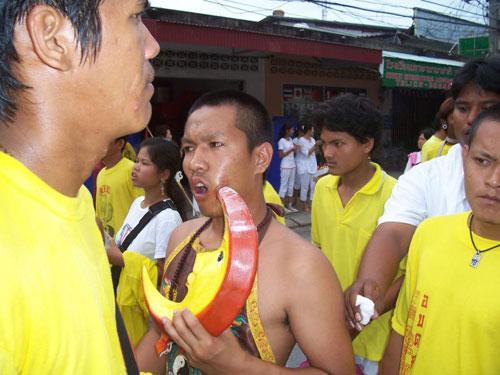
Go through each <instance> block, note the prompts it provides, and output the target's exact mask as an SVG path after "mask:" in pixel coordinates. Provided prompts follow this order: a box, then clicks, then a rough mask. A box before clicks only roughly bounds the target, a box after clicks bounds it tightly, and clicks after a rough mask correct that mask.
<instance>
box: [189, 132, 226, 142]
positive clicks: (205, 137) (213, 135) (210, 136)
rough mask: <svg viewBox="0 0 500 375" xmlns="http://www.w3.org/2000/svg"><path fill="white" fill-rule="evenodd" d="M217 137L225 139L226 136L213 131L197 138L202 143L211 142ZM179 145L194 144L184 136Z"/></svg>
mask: <svg viewBox="0 0 500 375" xmlns="http://www.w3.org/2000/svg"><path fill="white" fill-rule="evenodd" d="M218 137H222V138H225V137H226V135H225V133H224V132H219V131H215V132H208V133H205V134H202V135H200V136H199V138H200V139H201V140H202V141H203V142H207V141H211V140H213V139H214V138H218ZM181 143H194V141H193V140H191V139H190V138H189V137H186V136H184V137H182V138H181Z"/></svg>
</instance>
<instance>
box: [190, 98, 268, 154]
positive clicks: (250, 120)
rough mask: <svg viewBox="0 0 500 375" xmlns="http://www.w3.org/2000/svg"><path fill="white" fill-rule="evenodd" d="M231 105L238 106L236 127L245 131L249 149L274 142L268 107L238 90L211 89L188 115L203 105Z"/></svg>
mask: <svg viewBox="0 0 500 375" xmlns="http://www.w3.org/2000/svg"><path fill="white" fill-rule="evenodd" d="M223 105H230V106H234V107H235V108H236V124H235V125H236V127H237V128H238V129H239V130H241V131H242V132H243V133H245V135H246V138H247V146H248V150H249V151H250V152H251V151H252V150H253V149H254V148H255V147H256V146H259V145H261V144H263V143H265V142H269V143H271V144H272V142H273V126H272V122H271V118H270V117H269V113H268V112H267V110H266V107H264V105H263V104H262V103H261V102H259V101H258V100H257V99H256V98H254V97H253V96H251V95H249V94H246V93H244V92H241V91H236V90H220V91H211V92H208V93H206V94H203V95H202V96H200V97H199V98H198V99H197V100H196V101H195V102H194V104H193V105H192V106H191V108H190V109H189V112H188V117H189V116H191V115H192V114H193V113H194V112H195V111H197V110H198V109H200V108H202V107H206V106H208V107H218V106H223Z"/></svg>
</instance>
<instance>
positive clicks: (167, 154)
mask: <svg viewBox="0 0 500 375" xmlns="http://www.w3.org/2000/svg"><path fill="white" fill-rule="evenodd" d="M180 166H181V161H180V153H179V148H178V147H177V145H176V144H174V143H173V142H169V141H167V140H165V139H163V138H162V137H154V138H148V139H146V140H145V141H143V142H142V143H141V145H140V146H139V153H138V154H137V161H136V163H135V165H134V168H133V169H132V176H131V177H132V183H133V185H134V186H137V187H140V188H143V189H144V196H141V197H138V198H136V199H135V200H134V201H133V202H132V205H131V206H130V209H129V211H128V214H127V216H126V217H125V220H124V222H123V224H122V226H121V228H120V230H119V231H118V233H117V235H116V237H115V242H113V241H112V240H111V241H110V243H109V244H107V245H108V246H106V248H107V252H108V259H109V261H110V263H111V264H113V265H116V266H119V267H123V268H122V272H121V276H120V281H119V283H118V288H117V302H118V307H119V308H120V311H121V313H122V316H123V320H124V322H125V327H126V328H127V332H128V333H129V336H130V339H131V340H132V343H133V344H134V345H135V344H137V342H138V341H139V340H140V339H141V338H142V336H143V335H144V333H145V332H146V331H147V316H148V311H147V309H146V308H145V305H144V301H143V298H142V297H141V296H142V294H141V293H142V289H141V285H140V282H137V280H141V278H140V277H141V276H140V272H141V269H142V266H143V265H144V266H146V268H147V269H148V272H149V275H150V277H151V278H152V279H153V278H156V280H153V281H154V282H155V283H158V282H159V280H160V279H161V276H162V274H163V266H164V262H165V255H166V250H167V244H168V240H169V239H170V235H171V233H172V231H173V230H174V229H175V228H176V227H177V226H178V225H180V224H181V223H182V219H183V218H184V217H185V215H184V213H185V212H187V211H186V209H187V207H186V202H185V199H184V197H183V195H182V192H181V190H180V188H179V187H178V185H177V184H176V181H175V174H176V173H177V172H178V171H179V169H180ZM161 201H164V202H165V204H164V205H163V206H162V208H161V211H159V212H158V213H157V214H156V215H155V216H154V217H153V218H152V219H151V220H150V221H149V222H148V223H147V224H146V226H145V227H144V228H143V229H142V230H141V231H140V232H139V233H138V234H137V236H136V237H135V238H134V239H133V240H132V242H130V239H129V240H128V242H130V243H129V244H128V245H127V246H126V249H123V246H122V245H123V243H124V241H125V240H126V239H127V236H129V235H130V233H131V232H132V230H133V229H134V228H135V227H136V226H137V225H138V223H139V222H140V220H141V219H142V218H143V217H144V215H146V213H148V211H149V209H150V207H152V206H154V205H156V204H157V203H159V202H161ZM156 206H158V205H156ZM156 206H155V207H156ZM120 248H122V250H123V251H124V252H123V253H122V251H121V250H120ZM155 264H156V267H155ZM155 268H156V270H155Z"/></svg>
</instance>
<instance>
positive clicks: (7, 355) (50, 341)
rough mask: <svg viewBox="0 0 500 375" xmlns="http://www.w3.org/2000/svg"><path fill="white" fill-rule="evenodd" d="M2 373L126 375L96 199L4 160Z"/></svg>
mask: <svg viewBox="0 0 500 375" xmlns="http://www.w3.org/2000/svg"><path fill="white" fill-rule="evenodd" d="M0 166H1V167H0V206H1V207H2V214H1V215H0V228H2V230H1V231H0V275H1V276H0V278H1V283H2V285H1V287H0V301H1V303H0V373H1V374H85V375H88V374H124V373H125V366H124V363H123V357H122V353H121V349H120V343H119V340H118V335H117V331H116V322H115V305H114V301H113V300H114V297H113V289H112V285H111V275H110V271H109V265H108V261H107V257H106V252H105V250H104V245H103V241H102V238H101V236H100V233H99V230H98V229H97V226H96V224H95V216H94V209H93V206H92V198H91V196H90V194H89V192H88V190H87V189H85V188H84V187H82V188H81V189H80V191H79V193H78V196H77V197H76V198H70V197H67V196H64V195H62V194H60V193H59V192H57V191H55V190H54V189H52V188H51V187H50V186H48V185H47V184H46V183H44V182H43V181H42V180H41V179H39V178H38V177H37V176H35V175H34V174H33V173H32V172H31V171H29V170H28V169H27V168H26V167H25V166H23V165H22V164H21V163H20V162H18V161H17V160H15V159H14V158H12V157H10V156H8V155H6V154H4V153H1V152H0Z"/></svg>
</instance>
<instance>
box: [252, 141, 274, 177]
mask: <svg viewBox="0 0 500 375" xmlns="http://www.w3.org/2000/svg"><path fill="white" fill-rule="evenodd" d="M253 153H254V155H255V172H257V173H264V172H265V171H266V170H267V168H268V167H269V164H271V159H272V158H273V146H272V145H271V144H270V143H269V142H264V143H262V144H261V145H258V146H257V147H255V149H254V150H253Z"/></svg>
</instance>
